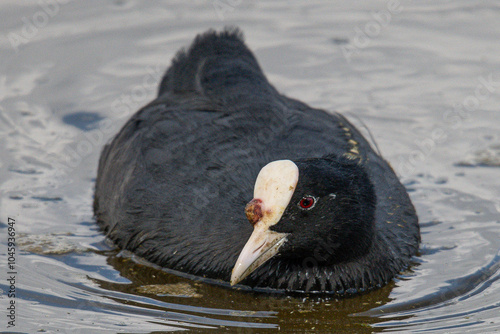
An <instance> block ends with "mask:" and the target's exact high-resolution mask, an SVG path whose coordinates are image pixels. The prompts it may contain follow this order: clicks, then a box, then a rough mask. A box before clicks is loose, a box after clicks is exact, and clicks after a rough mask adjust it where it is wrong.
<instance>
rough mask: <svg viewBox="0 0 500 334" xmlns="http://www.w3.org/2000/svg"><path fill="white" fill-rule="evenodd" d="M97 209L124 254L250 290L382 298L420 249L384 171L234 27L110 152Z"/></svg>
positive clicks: (336, 119) (190, 61) (198, 51)
mask: <svg viewBox="0 0 500 334" xmlns="http://www.w3.org/2000/svg"><path fill="white" fill-rule="evenodd" d="M94 209H95V215H96V218H97V222H98V223H99V224H100V226H101V227H102V228H103V230H104V231H105V232H106V234H107V236H108V237H109V238H110V239H111V240H113V241H114V242H115V243H116V244H117V245H118V246H119V247H121V248H122V249H127V250H130V251H132V252H134V253H135V254H137V255H139V256H141V257H143V258H145V259H147V260H149V261H151V262H153V263H155V264H157V265H160V266H162V267H164V268H169V269H172V270H175V271H177V272H183V273H188V274H192V275H196V276H200V277H205V278H209V279H215V280H219V281H224V282H231V285H234V284H236V283H240V282H241V283H240V284H242V285H244V286H247V287H252V288H254V289H259V288H264V289H267V290H280V291H293V292H323V293H335V294H346V293H347V294H349V293H356V292H361V291H366V290H369V289H373V288H375V287H380V286H382V285H384V284H385V283H387V282H388V281H389V280H391V279H392V278H393V277H394V276H395V275H396V274H398V272H400V271H401V270H403V269H405V268H406V267H407V266H408V264H409V262H410V259H411V257H412V256H413V255H414V254H415V253H416V252H417V249H418V244H419V241H420V234H419V226H418V219H417V216H416V214H415V210H414V207H413V205H412V203H411V201H410V199H409V197H408V194H407V192H406V191H405V188H404V187H403V186H402V185H401V183H400V182H399V180H398V178H397V177H396V175H395V173H394V171H393V170H392V169H391V167H390V166H389V164H388V163H387V162H386V161H385V160H384V159H383V158H382V157H381V156H380V155H378V154H377V153H376V152H375V151H374V150H373V149H372V148H371V147H370V145H369V143H368V142H367V141H366V140H365V139H364V138H363V136H362V135H361V134H360V133H359V132H358V131H357V130H356V129H355V128H354V127H353V125H351V124H350V123H349V122H348V121H347V120H346V119H345V118H344V117H343V116H341V115H340V114H338V113H328V112H325V111H323V110H319V109H314V108H311V107H309V106H308V105H306V104H304V103H302V102H300V101H297V100H294V99H290V98H288V97H286V96H284V95H282V94H280V93H279V92H278V91H277V90H276V89H275V88H274V87H273V86H271V84H269V82H268V81H267V79H266V77H265V76H264V73H263V72H262V70H261V69H260V67H259V64H258V63H257V60H256V59H255V57H254V56H253V54H252V52H251V51H250V50H249V49H248V48H247V47H246V46H245V44H244V42H243V38H242V34H241V32H240V31H239V30H238V29H235V28H233V29H225V30H224V31H221V32H215V31H212V30H210V31H208V32H205V33H204V34H201V35H199V36H197V37H196V38H195V40H194V42H193V43H192V45H191V47H190V48H189V49H188V50H187V51H185V50H181V51H180V52H179V53H178V54H177V55H176V57H175V58H174V59H173V61H172V65H171V66H170V68H169V69H168V70H167V72H166V74H165V76H164V77H163V80H162V82H161V84H160V88H159V92H158V97H157V98H156V99H155V100H154V101H153V102H151V103H150V104H148V105H147V106H145V107H144V108H142V109H141V110H139V111H138V112H137V113H136V114H135V115H134V116H132V118H131V119H130V120H129V121H128V122H127V123H126V124H125V126H124V127H123V128H122V129H121V131H120V132H119V133H118V134H117V135H116V137H115V138H114V139H113V140H112V142H111V143H110V144H108V145H106V146H105V147H104V149H103V152H102V155H101V158H100V161H99V169H98V175H97V181H96V190H95V204H94ZM245 215H246V217H245ZM249 221H250V223H249Z"/></svg>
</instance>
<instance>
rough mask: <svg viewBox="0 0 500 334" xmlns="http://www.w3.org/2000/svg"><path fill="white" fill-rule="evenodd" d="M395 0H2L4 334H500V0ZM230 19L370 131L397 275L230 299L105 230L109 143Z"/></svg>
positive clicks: (268, 62)
mask: <svg viewBox="0 0 500 334" xmlns="http://www.w3.org/2000/svg"><path fill="white" fill-rule="evenodd" d="M395 3H397V2H394V1H362V2H356V4H347V2H341V1H336V2H314V1H308V2H298V1H297V2H285V1H265V2H264V1H259V2H253V1H252V2H251V1H243V0H237V1H235V0H232V1H229V0H220V1H219V0H215V1H211V0H207V1H195V2H193V3H192V4H190V5H189V4H185V3H184V2H183V1H168V2H167V1H165V2H157V3H155V4H150V3H149V2H148V3H143V2H138V1H127V0H121V1H118V0H117V1H62V0H61V1H59V2H56V1H55V0H42V1H25V2H23V4H19V2H18V1H13V0H9V1H3V2H2V4H1V5H0V17H1V20H0V31H1V38H0V138H1V139H0V156H1V160H0V192H1V197H0V200H1V203H0V222H1V226H0V227H1V228H0V235H1V237H0V240H1V245H0V263H1V267H0V268H1V269H0V270H1V273H0V277H2V279H1V281H0V288H1V289H2V290H3V294H2V299H0V309H2V310H4V311H2V317H0V331H1V330H6V331H18V332H22V333H35V332H37V331H38V332H49V333H52V332H58V333H65V332H67V333H70V332H71V333H75V332H76V333H152V332H154V333H161V332H167V331H172V330H181V329H190V330H191V331H193V332H216V331H217V332H218V331H222V330H224V331H228V332H241V333H247V332H248V333H251V332H258V333H264V332H275V331H277V329H280V330H281V331H282V332H291V331H297V332H335V331H337V332H345V333H348V332H352V333H370V332H383V331H394V332H430V333H463V332H470V333H490V332H494V331H495V330H497V331H498V330H500V316H499V314H500V312H499V310H500V282H499V281H500V280H499V278H500V253H499V250H500V201H499V198H500V110H499V109H500V44H499V43H498V41H499V39H500V24H499V22H500V6H499V5H498V4H497V2H495V1H481V2H475V3H472V2H469V1H465V0H461V1H453V2H452V1H444V2H440V3H438V4H436V3H434V2H431V1H421V2H410V1H403V0H401V2H400V3H399V6H395V5H394V4H395ZM231 24H236V25H239V26H240V27H241V28H242V29H243V30H244V31H245V34H246V39H247V42H248V45H249V46H250V47H251V49H252V50H254V51H255V54H256V56H257V57H258V59H259V61H260V63H261V65H262V67H263V69H264V70H265V72H266V74H267V75H268V77H269V79H270V81H271V82H272V83H273V84H274V85H275V86H276V87H277V88H278V89H279V90H280V91H282V92H284V93H286V94H287V95H289V96H291V97H295V98H298V99H300V100H302V101H305V102H307V103H309V104H310V105H312V106H316V107H322V108H325V109H328V110H338V111H341V112H342V113H344V114H345V115H346V116H347V117H348V118H349V119H351V120H352V121H353V123H355V124H357V125H358V126H359V127H360V128H364V126H363V124H366V126H367V127H368V128H369V129H370V131H371V132H372V134H373V136H374V138H375V139H376V142H377V144H378V146H379V147H380V150H381V151H382V153H383V154H384V156H385V157H386V158H387V159H388V160H389V161H390V162H391V163H392V165H393V166H394V168H395V170H396V171H397V173H398V174H399V175H400V176H401V178H402V180H403V182H404V183H405V185H406V186H407V188H408V190H409V192H410V194H411V197H412V199H413V201H414V204H415V206H416V207H417V210H418V213H419V217H420V221H421V227H422V239H423V243H422V249H421V255H420V256H419V257H418V258H416V259H415V265H414V266H413V267H412V268H411V270H409V271H408V272H406V273H404V275H402V276H401V277H400V278H399V279H398V280H396V281H395V282H393V283H391V284H389V285H388V286H386V287H384V288H383V289H380V290H378V291H374V292H371V293H369V294H366V295H363V296H358V297H354V298H348V299H343V300H336V299H331V298H325V299H317V298H299V297H284V296H270V295H263V294H260V295H259V294H251V293H248V292H241V291H232V290H228V289H225V288H221V287H216V286H211V285H207V284H204V283H202V282H196V281H192V280H189V279H186V278H182V277H178V276H175V275H172V274H169V273H166V272H163V271H161V270H159V269H156V268H153V267H151V266H148V265H145V264H142V263H141V261H140V260H137V259H134V258H131V257H130V256H129V254H123V253H119V252H118V251H116V250H113V249H112V247H110V245H108V244H107V243H106V241H105V240H104V238H103V236H102V235H101V234H100V233H99V231H98V230H97V228H96V225H95V223H94V221H93V218H92V216H93V213H92V195H93V186H94V178H95V174H96V168H97V159H98V156H99V153H100V150H101V147H102V146H103V145H104V143H105V142H106V141H107V140H108V139H109V138H110V137H111V136H112V135H113V134H114V133H116V132H117V131H118V130H119V128H120V127H121V125H122V124H123V123H124V122H125V121H126V119H127V118H128V117H130V116H131V114H132V113H133V112H135V111H136V110H137V109H138V108H139V107H140V106H142V105H144V104H146V103H147V102H148V101H150V100H151V99H152V97H153V96H154V95H155V92H156V86H157V83H158V81H159V78H160V76H161V74H162V73H163V71H164V69H166V67H167V66H168V65H169V63H170V59H171V58H172V57H173V55H174V54H175V52H176V51H177V50H178V49H179V48H180V47H182V46H186V45H188V44H189V43H190V42H191V40H192V38H193V37H194V36H195V35H196V34H197V33H199V32H202V31H204V30H206V29H207V28H209V27H214V28H221V27H223V26H224V25H231ZM365 132H366V131H365ZM9 217H11V218H13V219H15V221H16V223H15V228H16V241H17V251H16V259H15V261H16V262H15V270H16V274H15V276H16V277H15V278H16V282H15V288H16V298H15V302H16V315H15V325H16V326H15V327H12V328H6V327H7V325H8V321H9V319H8V317H7V315H8V313H7V312H8V310H7V307H8V305H9V302H10V300H12V298H9V297H8V292H9V289H10V283H8V282H7V280H6V279H7V278H8V277H9V274H8V271H9V268H8V267H7V262H8V254H7V253H8V251H7V242H8V240H7V237H8V222H9V221H8V218H9Z"/></svg>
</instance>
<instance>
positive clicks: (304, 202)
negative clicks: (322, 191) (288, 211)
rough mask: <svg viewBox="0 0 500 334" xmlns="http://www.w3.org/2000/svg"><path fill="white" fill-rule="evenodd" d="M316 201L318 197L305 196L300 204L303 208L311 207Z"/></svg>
mask: <svg viewBox="0 0 500 334" xmlns="http://www.w3.org/2000/svg"><path fill="white" fill-rule="evenodd" d="M314 203H316V199H315V198H314V197H312V196H304V197H302V199H301V200H300V202H299V206H300V208H302V209H311V208H312V207H313V206H314Z"/></svg>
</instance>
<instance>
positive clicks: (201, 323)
mask: <svg viewBox="0 0 500 334" xmlns="http://www.w3.org/2000/svg"><path fill="white" fill-rule="evenodd" d="M104 254H105V255H106V256H107V261H106V262H107V263H108V264H109V265H110V266H112V267H113V268H114V269H115V270H117V271H118V272H119V273H120V276H121V277H122V278H125V279H127V280H128V282H127V283H124V282H115V281H112V280H104V279H96V278H90V277H89V279H90V280H91V281H92V283H94V285H95V286H94V287H91V286H89V285H84V284H77V285H75V287H76V288H78V289H81V290H82V292H83V293H85V294H90V295H98V296H101V297H104V300H108V302H99V303H96V302H89V305H87V306H85V307H90V308H94V309H96V308H97V309H100V312H108V311H109V312H120V313H121V314H122V315H130V316H135V315H143V316H148V317H150V319H156V320H155V322H156V323H157V324H165V325H169V326H172V325H174V326H175V327H177V328H190V329H191V330H194V329H195V328H196V330H194V331H195V332H205V331H215V330H216V331H220V330H221V329H227V330H230V331H234V330H236V331H237V332H238V333H247V332H248V333H251V332H254V330H257V332H259V333H262V332H270V333H271V332H275V331H276V329H277V328H279V329H280V330H281V331H285V332H287V331H294V330H295V331H310V332H316V331H320V332H328V331H332V330H333V331H336V330H338V331H342V332H352V333H372V332H374V331H379V330H381V329H379V330H377V329H375V330H374V328H372V327H371V325H373V324H375V323H377V322H379V321H380V320H379V319H377V318H376V317H370V316H357V317H353V316H352V315H353V314H356V313H362V312H367V311H368V310H370V309H372V308H374V307H377V306H380V305H384V304H386V303H388V302H389V301H390V298H389V293H390V291H391V290H392V288H393V287H394V283H391V284H389V285H388V286H386V287H384V288H382V289H379V290H376V291H372V292H370V293H367V294H365V295H362V296H356V297H350V298H343V299H337V298H333V297H315V296H311V297H305V296H302V297H298V296H285V295H283V294H274V295H272V294H265V293H256V292H249V291H238V290H234V289H229V288H225V287H221V286H215V285H212V284H206V283H202V282H196V281H193V280H190V279H187V278H183V277H180V276H177V275H173V274H170V273H167V272H165V271H163V270H160V269H158V268H154V267H152V266H149V265H145V264H142V263H138V261H139V262H141V260H137V259H136V258H135V257H134V258H131V257H129V256H128V255H129V254H126V255H125V256H123V253H122V252H120V253H117V252H115V251H109V252H105V253H104ZM155 333H156V332H155Z"/></svg>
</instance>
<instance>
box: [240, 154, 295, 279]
mask: <svg viewBox="0 0 500 334" xmlns="http://www.w3.org/2000/svg"><path fill="white" fill-rule="evenodd" d="M298 179H299V169H298V167H297V165H295V163H294V162H292V161H290V160H278V161H273V162H271V163H269V164H267V165H266V166H264V167H263V168H262V169H261V171H260V173H259V175H258V176H257V180H256V181H255V188H254V199H253V200H252V201H251V202H250V203H248V205H247V207H246V209H245V211H246V214H247V217H248V219H249V220H250V222H251V223H252V224H254V231H253V233H252V235H251V236H250V239H248V241H247V243H246V244H245V247H243V250H242V251H241V253H240V256H239V257H238V260H237V261H236V265H235V266H234V268H233V272H232V275H231V285H235V284H237V283H238V282H240V281H241V280H243V279H244V278H245V277H247V276H248V275H249V274H251V273H252V272H253V271H254V270H255V269H257V268H258V267H260V266H261V265H262V264H264V263H265V262H266V261H267V260H269V259H270V258H272V257H273V256H275V255H276V254H277V253H278V250H279V248H280V247H281V246H282V245H283V244H284V243H285V242H286V237H287V234H285V233H278V232H274V231H271V230H270V229H269V228H270V227H271V226H273V225H275V224H277V223H278V222H279V221H280V219H281V216H282V215H283V212H284V211H285V209H286V207H287V206H288V204H289V203H290V199H291V198H292V195H293V193H294V191H295V187H296V186H297V182H298Z"/></svg>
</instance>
